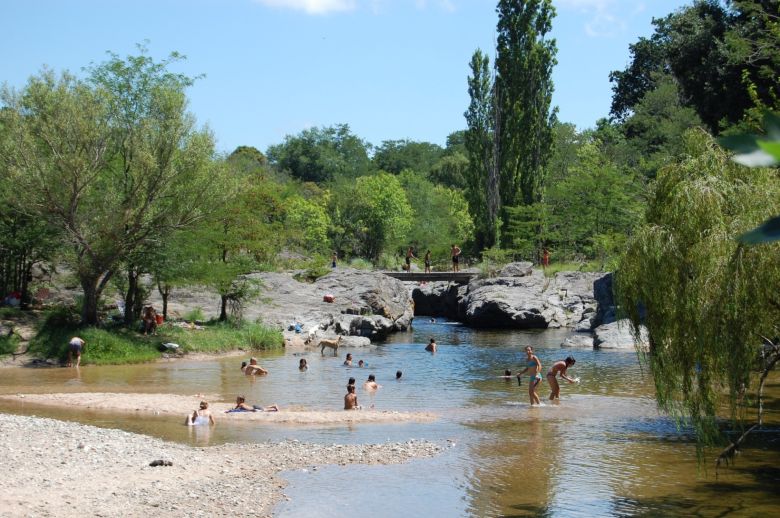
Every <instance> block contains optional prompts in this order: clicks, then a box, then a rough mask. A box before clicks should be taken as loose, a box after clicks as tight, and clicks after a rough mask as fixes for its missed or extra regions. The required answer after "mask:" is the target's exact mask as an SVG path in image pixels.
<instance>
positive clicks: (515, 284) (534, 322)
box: [461, 275, 552, 329]
mask: <svg viewBox="0 0 780 518" xmlns="http://www.w3.org/2000/svg"><path fill="white" fill-rule="evenodd" d="M543 287H544V278H543V277H542V276H541V275H532V276H528V277H497V278H495V279H484V280H479V281H473V282H472V283H470V284H469V286H468V291H467V293H466V295H465V297H464V298H463V300H462V301H461V307H462V310H461V313H462V315H463V320H464V322H465V323H466V324H468V325H470V326H474V327H505V328H513V329H545V328H547V327H548V326H549V324H550V320H549V319H550V318H551V316H552V315H551V314H549V312H548V313H547V314H545V309H547V307H546V305H545V300H544V299H543V298H542V292H543Z"/></svg>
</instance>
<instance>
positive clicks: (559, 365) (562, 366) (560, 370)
mask: <svg viewBox="0 0 780 518" xmlns="http://www.w3.org/2000/svg"><path fill="white" fill-rule="evenodd" d="M576 361H577V360H575V359H574V358H572V357H571V356H567V357H566V359H565V360H559V361H557V362H555V363H553V365H552V367H550V371H549V372H548V373H547V383H549V384H550V401H554V400H556V399H561V387H560V385H558V380H557V379H556V376H557V375H560V376H561V378H563V379H565V380H566V381H568V382H569V383H574V382H575V381H574V379H573V378H570V377H568V376H567V375H566V369H568V368H569V367H571V366H572V365H574V364H575V363H576Z"/></svg>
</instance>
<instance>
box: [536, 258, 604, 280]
mask: <svg viewBox="0 0 780 518" xmlns="http://www.w3.org/2000/svg"><path fill="white" fill-rule="evenodd" d="M600 266H601V265H600V264H599V262H598V261H579V262H571V263H552V264H551V265H550V266H548V267H547V268H545V269H544V275H545V276H546V277H552V276H554V275H555V274H556V273H558V272H598V271H601V268H600Z"/></svg>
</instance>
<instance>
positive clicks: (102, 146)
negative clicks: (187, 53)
mask: <svg viewBox="0 0 780 518" xmlns="http://www.w3.org/2000/svg"><path fill="white" fill-rule="evenodd" d="M179 59H181V56H179V55H177V54H172V55H171V56H170V58H169V59H167V60H163V61H162V62H155V61H154V60H153V59H152V58H150V57H149V56H148V55H147V54H146V51H145V49H143V48H141V54H140V55H138V56H129V57H127V58H125V59H120V58H119V57H117V56H116V55H113V54H111V55H110V59H109V60H108V61H106V62H104V63H101V64H100V65H96V66H92V67H90V68H89V73H90V75H89V79H88V80H87V81H83V80H79V79H77V78H75V77H74V76H72V75H70V74H67V73H64V74H62V75H61V76H60V77H59V78H57V77H55V76H54V74H53V73H51V72H48V71H44V72H43V73H41V74H40V75H38V76H35V77H32V78H30V80H29V82H28V83H27V85H26V86H25V87H24V89H23V90H22V91H20V92H14V91H11V90H8V89H4V90H3V92H2V102H3V104H4V105H5V106H6V108H7V109H4V110H2V112H0V113H2V118H3V122H2V124H3V126H5V127H8V128H9V131H10V132H11V134H12V135H13V140H14V143H15V144H14V146H10V147H9V146H3V147H2V148H0V153H2V158H3V159H4V161H5V163H6V164H8V166H9V172H10V174H11V175H12V179H13V181H14V182H15V185H16V188H17V193H18V196H17V199H18V201H19V203H20V204H21V205H22V206H23V207H24V208H25V211H27V212H28V213H30V214H31V215H34V216H37V217H40V218H41V219H43V220H45V221H48V222H49V223H50V224H51V225H52V226H54V227H56V228H58V229H61V230H62V232H63V234H64V235H65V236H66V237H67V240H68V244H69V245H70V248H71V250H72V251H73V254H72V255H70V256H68V259H69V260H70V262H71V263H72V264H73V267H74V270H75V271H76V273H77V275H78V277H79V280H80V283H81V285H82V288H83V290H84V297H85V304H84V313H83V315H82V318H83V320H84V322H85V323H89V324H95V323H97V299H98V298H99V296H100V294H101V292H102V290H103V289H104V288H105V286H106V284H107V283H108V281H109V280H110V278H111V276H112V275H113V274H114V272H116V271H117V270H118V267H119V266H120V264H121V263H122V262H124V261H125V260H127V259H129V258H131V257H132V256H133V255H134V254H136V253H138V252H139V251H141V250H143V249H145V248H146V247H148V246H150V245H151V244H152V243H155V242H156V241H158V240H161V239H165V238H166V237H167V236H168V235H170V234H171V233H172V232H174V231H177V230H180V229H182V228H186V227H188V226H190V225H192V224H193V223H194V222H195V221H197V220H198V219H199V218H200V217H202V215H203V213H204V210H206V209H207V208H209V207H210V206H211V203H209V202H211V201H212V200H213V192H211V191H212V181H213V175H211V174H209V173H210V166H211V158H212V155H213V149H214V142H213V138H212V136H211V134H210V133H209V132H208V131H205V130H198V129H197V128H196V127H195V120H194V117H193V116H192V115H191V114H189V113H188V112H187V111H186V107H187V99H186V95H185V89H186V88H187V87H188V86H190V85H191V84H192V82H193V79H192V78H189V77H186V76H183V75H181V74H175V73H172V72H169V71H168V67H169V65H171V64H172V63H174V62H176V61H178V60H179Z"/></svg>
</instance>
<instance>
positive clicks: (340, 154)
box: [267, 124, 371, 183]
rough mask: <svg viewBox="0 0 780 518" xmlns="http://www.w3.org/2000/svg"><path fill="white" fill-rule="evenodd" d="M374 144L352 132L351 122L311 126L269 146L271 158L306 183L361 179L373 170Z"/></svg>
mask: <svg viewBox="0 0 780 518" xmlns="http://www.w3.org/2000/svg"><path fill="white" fill-rule="evenodd" d="M369 148H370V145H369V144H367V143H365V142H363V141H362V140H360V139H359V138H358V137H356V136H355V135H353V134H352V133H351V132H350V129H349V125H347V124H338V125H336V126H330V127H326V128H311V129H307V130H304V131H302V132H301V133H300V134H299V135H297V136H289V135H288V136H287V137H285V139H284V142H283V143H282V144H278V145H276V146H271V147H269V148H268V152H267V156H268V159H269V161H270V162H271V163H272V164H273V165H275V166H276V167H278V168H279V169H281V170H284V171H289V173H290V174H291V175H292V177H293V178H296V179H298V180H302V181H304V182H317V183H323V182H330V181H333V180H334V179H336V178H338V177H341V176H344V177H348V178H353V179H354V178H357V177H358V176H361V175H364V174H366V173H368V172H369V171H370V170H371V160H370V159H369V158H368V150H369Z"/></svg>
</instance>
